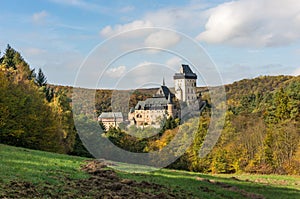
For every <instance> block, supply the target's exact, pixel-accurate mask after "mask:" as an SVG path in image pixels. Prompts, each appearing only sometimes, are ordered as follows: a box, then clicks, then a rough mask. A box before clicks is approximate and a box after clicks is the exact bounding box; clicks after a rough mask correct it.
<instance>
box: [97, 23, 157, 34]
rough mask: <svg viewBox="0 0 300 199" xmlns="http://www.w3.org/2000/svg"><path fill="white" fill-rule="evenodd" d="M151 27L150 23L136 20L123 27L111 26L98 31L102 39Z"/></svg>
mask: <svg viewBox="0 0 300 199" xmlns="http://www.w3.org/2000/svg"><path fill="white" fill-rule="evenodd" d="M148 27H153V25H152V23H151V22H150V21H143V20H136V21H133V22H131V23H128V24H124V25H120V24H118V25H115V26H114V27H112V26H106V27H104V28H103V29H102V30H101V31H100V35H101V36H104V37H110V36H113V35H116V34H119V33H122V32H126V31H130V30H136V29H139V28H148Z"/></svg>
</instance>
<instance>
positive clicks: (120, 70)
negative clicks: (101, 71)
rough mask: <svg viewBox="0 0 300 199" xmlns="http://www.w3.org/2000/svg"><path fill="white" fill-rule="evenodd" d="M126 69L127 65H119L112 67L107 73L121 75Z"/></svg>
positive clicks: (110, 75) (114, 76)
mask: <svg viewBox="0 0 300 199" xmlns="http://www.w3.org/2000/svg"><path fill="white" fill-rule="evenodd" d="M125 71H126V66H119V67H116V68H110V69H108V70H107V71H106V72H105V73H106V74H107V75H108V76H109V77H112V78H119V77H121V76H122V75H123V74H124V73H125Z"/></svg>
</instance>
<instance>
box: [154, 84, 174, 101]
mask: <svg viewBox="0 0 300 199" xmlns="http://www.w3.org/2000/svg"><path fill="white" fill-rule="evenodd" d="M169 94H171V97H172V98H173V97H174V94H173V93H172V92H171V91H170V89H169V88H168V87H167V86H164V85H163V86H160V88H159V89H158V90H157V92H156V94H155V95H154V97H156V98H157V97H164V98H166V99H168V97H169Z"/></svg>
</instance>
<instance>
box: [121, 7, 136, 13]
mask: <svg viewBox="0 0 300 199" xmlns="http://www.w3.org/2000/svg"><path fill="white" fill-rule="evenodd" d="M134 10H135V7H134V6H125V7H123V8H121V9H120V12H121V13H128V12H132V11H134Z"/></svg>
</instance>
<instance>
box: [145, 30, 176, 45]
mask: <svg viewBox="0 0 300 199" xmlns="http://www.w3.org/2000/svg"><path fill="white" fill-rule="evenodd" d="M179 41H180V36H179V35H178V34H177V33H175V32H170V31H163V30H161V31H158V32H155V33H151V34H150V35H149V36H148V37H147V38H146V39H145V45H146V46H149V47H151V46H153V47H158V48H168V47H170V46H173V45H175V44H177V43H178V42H179Z"/></svg>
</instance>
